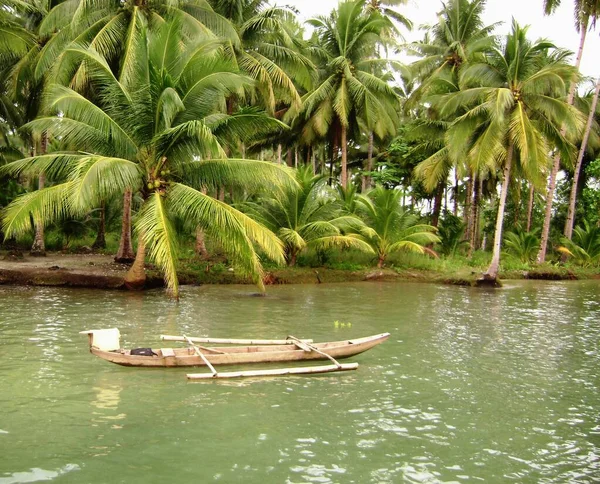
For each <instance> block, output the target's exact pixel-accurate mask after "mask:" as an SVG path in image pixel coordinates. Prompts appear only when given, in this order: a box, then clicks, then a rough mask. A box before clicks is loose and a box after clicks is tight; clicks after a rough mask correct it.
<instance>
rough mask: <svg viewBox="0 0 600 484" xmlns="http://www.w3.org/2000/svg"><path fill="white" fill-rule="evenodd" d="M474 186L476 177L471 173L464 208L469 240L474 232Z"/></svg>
mask: <svg viewBox="0 0 600 484" xmlns="http://www.w3.org/2000/svg"><path fill="white" fill-rule="evenodd" d="M473 186H474V179H473V174H472V173H470V174H469V180H468V181H467V194H466V196H465V207H464V210H463V212H464V213H463V218H464V219H465V227H467V240H471V233H472V232H473V222H472V220H471V215H472V212H471V207H472V205H473Z"/></svg>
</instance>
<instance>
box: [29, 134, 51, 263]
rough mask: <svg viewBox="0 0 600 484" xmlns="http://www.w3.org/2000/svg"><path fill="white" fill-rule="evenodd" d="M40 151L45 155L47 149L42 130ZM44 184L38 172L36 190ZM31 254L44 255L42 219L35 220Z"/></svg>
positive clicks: (41, 175)
mask: <svg viewBox="0 0 600 484" xmlns="http://www.w3.org/2000/svg"><path fill="white" fill-rule="evenodd" d="M40 148H41V149H40V151H41V154H42V155H45V154H46V152H47V151H48V135H47V134H46V132H45V131H44V132H43V133H42V140H41V143H40ZM45 184H46V176H45V175H44V174H43V173H40V175H39V177H38V190H42V189H43V188H44V185H45ZM29 253H30V254H31V255H33V256H36V257H44V256H45V255H46V243H45V242H44V224H43V223H42V221H41V220H40V221H36V223H35V236H34V239H33V245H32V246H31V251H30V252H29Z"/></svg>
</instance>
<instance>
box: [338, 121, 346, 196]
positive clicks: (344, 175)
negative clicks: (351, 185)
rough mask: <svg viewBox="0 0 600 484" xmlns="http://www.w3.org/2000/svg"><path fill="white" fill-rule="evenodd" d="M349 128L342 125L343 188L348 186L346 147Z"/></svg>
mask: <svg viewBox="0 0 600 484" xmlns="http://www.w3.org/2000/svg"><path fill="white" fill-rule="evenodd" d="M347 129H348V128H347V126H344V125H343V124H342V131H341V134H342V136H341V140H340V143H341V145H342V173H341V182H342V186H343V187H344V188H346V186H347V185H348V146H346V130H347Z"/></svg>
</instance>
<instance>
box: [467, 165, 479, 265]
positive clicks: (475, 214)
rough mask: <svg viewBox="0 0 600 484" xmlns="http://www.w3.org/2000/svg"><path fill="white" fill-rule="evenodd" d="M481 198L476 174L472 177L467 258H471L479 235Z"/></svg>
mask: <svg viewBox="0 0 600 484" xmlns="http://www.w3.org/2000/svg"><path fill="white" fill-rule="evenodd" d="M480 197H481V180H480V179H479V178H477V174H475V175H474V176H473V203H472V204H471V216H470V218H469V224H470V225H471V227H470V229H469V238H468V239H467V240H468V241H469V250H468V253H467V257H468V258H469V259H470V258H471V257H473V251H474V250H475V247H476V245H477V234H478V233H479V199H480Z"/></svg>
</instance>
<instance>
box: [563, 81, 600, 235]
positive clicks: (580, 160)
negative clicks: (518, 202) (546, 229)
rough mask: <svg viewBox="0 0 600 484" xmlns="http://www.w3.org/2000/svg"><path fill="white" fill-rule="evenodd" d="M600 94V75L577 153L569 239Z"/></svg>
mask: <svg viewBox="0 0 600 484" xmlns="http://www.w3.org/2000/svg"><path fill="white" fill-rule="evenodd" d="M599 94H600V77H599V78H598V80H597V81H596V89H595V90H594V95H593V97H592V105H591V107H590V112H589V114H588V120H587V123H586V125H585V131H584V132H583V138H582V140H581V146H580V148H579V154H578V155H577V162H576V163H575V168H574V170H573V183H572V185H571V194H570V196H569V209H568V211H567V220H566V222H565V231H564V235H565V237H566V238H567V239H571V237H572V236H573V224H574V223H575V202H576V201H577V186H578V184H579V174H580V173H581V166H582V164H583V157H584V156H585V152H586V150H587V146H588V140H589V138H590V134H591V131H592V125H593V124H594V118H595V116H596V107H597V106H598V95H599Z"/></svg>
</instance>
